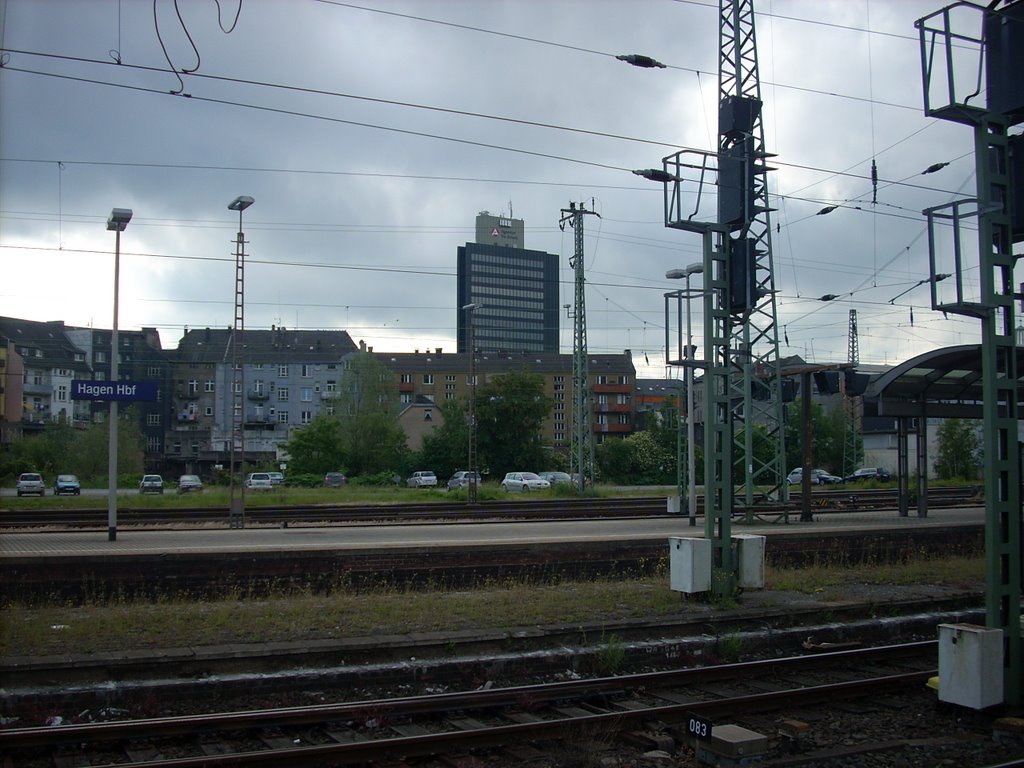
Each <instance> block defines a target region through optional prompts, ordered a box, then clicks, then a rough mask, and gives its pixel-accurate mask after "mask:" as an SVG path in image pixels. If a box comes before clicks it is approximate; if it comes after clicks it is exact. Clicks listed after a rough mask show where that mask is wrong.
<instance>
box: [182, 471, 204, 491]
mask: <svg viewBox="0 0 1024 768" xmlns="http://www.w3.org/2000/svg"><path fill="white" fill-rule="evenodd" d="M201 490H203V481H202V480H200V479H199V475H182V476H181V477H179V478H178V493H191V492H193V491H201Z"/></svg>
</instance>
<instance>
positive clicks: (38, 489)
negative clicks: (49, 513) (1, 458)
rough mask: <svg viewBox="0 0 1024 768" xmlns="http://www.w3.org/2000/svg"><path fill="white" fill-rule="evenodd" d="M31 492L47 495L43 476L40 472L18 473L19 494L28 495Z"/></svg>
mask: <svg viewBox="0 0 1024 768" xmlns="http://www.w3.org/2000/svg"><path fill="white" fill-rule="evenodd" d="M31 493H36V494H39V495H40V496H45V495H46V485H45V484H44V483H43V476H42V475H40V474H39V473H38V472H22V473H21V474H20V475H18V495H19V496H26V495H28V494H31Z"/></svg>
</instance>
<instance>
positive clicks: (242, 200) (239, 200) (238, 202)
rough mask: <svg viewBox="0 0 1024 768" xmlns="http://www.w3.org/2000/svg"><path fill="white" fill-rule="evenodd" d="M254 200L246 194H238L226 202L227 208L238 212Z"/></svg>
mask: <svg viewBox="0 0 1024 768" xmlns="http://www.w3.org/2000/svg"><path fill="white" fill-rule="evenodd" d="M255 202H256V201H255V200H253V199H252V198H251V197H249V196H248V195H239V196H238V197H236V198H235V199H234V200H232V201H231V202H230V203H228V210H229V211H239V212H241V211H244V210H245V209H246V208H248V207H249V206H250V205H252V204H253V203H255Z"/></svg>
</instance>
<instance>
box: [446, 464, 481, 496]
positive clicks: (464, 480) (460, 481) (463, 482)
mask: <svg viewBox="0 0 1024 768" xmlns="http://www.w3.org/2000/svg"><path fill="white" fill-rule="evenodd" d="M473 475H476V485H477V487H478V488H479V487H480V485H481V484H482V483H483V480H482V479H481V478H480V473H479V472H469V471H467V470H465V469H460V470H459V471H458V472H456V473H455V474H454V475H452V476H451V477H450V478H448V490H449V491H455V490H458V489H459V488H469V484H470V482H471V481H472V479H473Z"/></svg>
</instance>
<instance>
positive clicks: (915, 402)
mask: <svg viewBox="0 0 1024 768" xmlns="http://www.w3.org/2000/svg"><path fill="white" fill-rule="evenodd" d="M1016 370H1017V371H1018V378H1017V397H1018V401H1020V400H1021V397H1022V395H1024V379H1022V378H1021V377H1020V375H1021V374H1022V373H1024V349H1022V348H1020V347H1018V348H1017V366H1016ZM981 371H982V365H981V344H963V345H961V346H957V347H945V348H943V349H936V350H933V351H931V352H925V353H924V354H922V355H918V356H917V357H914V358H911V359H910V360H907V361H906V362H904V363H901V364H900V365H898V366H896V367H895V368H893V369H892V370H890V371H887V372H886V373H884V374H882V375H880V376H878V377H877V378H876V379H874V380H873V381H872V382H871V384H870V386H868V388H867V391H866V392H865V393H864V398H865V399H866V400H869V401H874V402H875V403H877V405H878V415H879V416H912V417H924V416H937V417H944V418H953V419H980V418H982V413H981V405H982V401H983V394H982V387H981Z"/></svg>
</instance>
